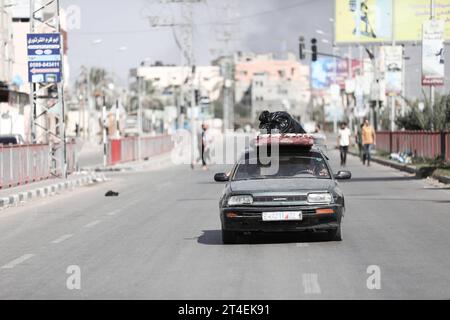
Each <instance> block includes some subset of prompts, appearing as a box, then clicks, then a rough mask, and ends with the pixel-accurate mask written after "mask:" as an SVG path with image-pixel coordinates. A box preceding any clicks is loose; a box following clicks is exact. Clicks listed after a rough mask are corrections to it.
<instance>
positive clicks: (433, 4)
mask: <svg viewBox="0 0 450 320" xmlns="http://www.w3.org/2000/svg"><path fill="white" fill-rule="evenodd" d="M430 5H431V7H430V10H431V16H430V20H434V18H435V15H436V12H435V9H436V8H435V3H434V0H430ZM434 103H435V88H434V85H433V84H432V85H431V86H430V108H431V116H432V118H431V131H433V130H434V121H433V118H434Z"/></svg>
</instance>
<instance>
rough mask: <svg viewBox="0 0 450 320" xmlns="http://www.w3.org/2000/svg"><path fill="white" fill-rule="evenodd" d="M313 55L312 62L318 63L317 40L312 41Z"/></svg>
mask: <svg viewBox="0 0 450 320" xmlns="http://www.w3.org/2000/svg"><path fill="white" fill-rule="evenodd" d="M311 54H312V62H316V61H317V39H316V38H313V39H311Z"/></svg>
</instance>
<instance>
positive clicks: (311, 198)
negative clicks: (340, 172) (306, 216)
mask: <svg viewBox="0 0 450 320" xmlns="http://www.w3.org/2000/svg"><path fill="white" fill-rule="evenodd" d="M332 200H333V197H332V196H331V194H329V193H310V194H308V203H313V204H330V203H331V202H332Z"/></svg>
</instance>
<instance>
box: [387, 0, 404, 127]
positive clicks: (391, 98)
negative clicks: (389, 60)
mask: <svg viewBox="0 0 450 320" xmlns="http://www.w3.org/2000/svg"><path fill="white" fill-rule="evenodd" d="M392 2H393V4H392V17H393V18H392V48H394V47H395V45H396V41H395V18H394V17H395V3H394V2H395V0H394V1H392ZM402 59H403V56H402ZM389 99H390V105H391V131H395V111H396V110H395V103H396V97H395V95H393V94H391V95H390V97H389Z"/></svg>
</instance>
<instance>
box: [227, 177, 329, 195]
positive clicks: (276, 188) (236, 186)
mask: <svg viewBox="0 0 450 320" xmlns="http://www.w3.org/2000/svg"><path fill="white" fill-rule="evenodd" d="M334 186H335V182H334V181H333V180H331V179H264V180H243V181H232V182H231V184H230V189H231V191H232V192H233V193H241V192H249V193H252V192H278V193H279V192H299V191H300V192H301V191H320V190H331V189H332V188H333V187H334Z"/></svg>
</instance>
